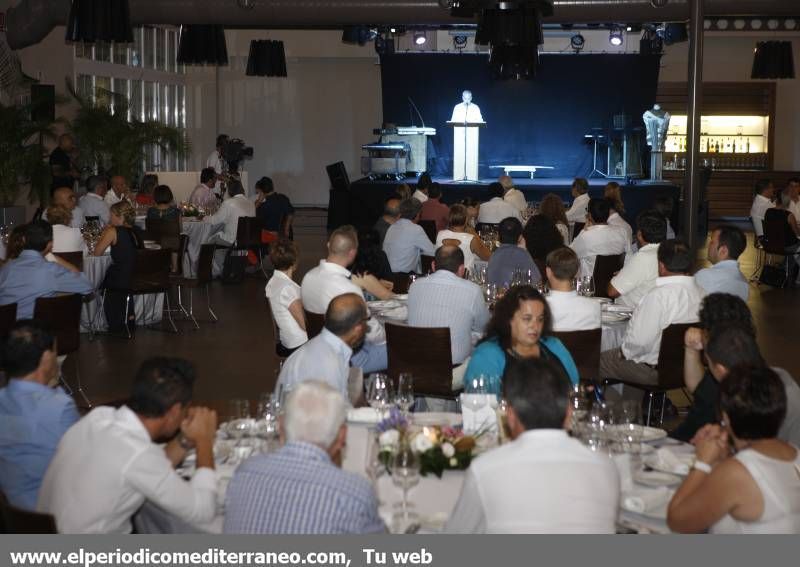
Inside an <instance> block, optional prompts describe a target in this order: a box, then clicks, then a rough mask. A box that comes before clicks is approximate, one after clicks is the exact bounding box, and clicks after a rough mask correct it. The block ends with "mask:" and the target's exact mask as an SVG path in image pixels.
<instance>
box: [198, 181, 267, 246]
mask: <svg viewBox="0 0 800 567" xmlns="http://www.w3.org/2000/svg"><path fill="white" fill-rule="evenodd" d="M228 195H229V197H230V198H229V199H226V200H224V201H223V202H222V203H221V204H220V206H219V209H218V210H217V212H216V213H214V214H213V215H211V216H210V217H205V218H204V219H203V222H206V223H209V224H221V225H223V226H222V232H220V233H217V234H215V235H214V238H213V239H212V240H210V242H214V243H215V244H219V245H220V246H233V244H234V243H235V242H236V233H237V231H238V228H239V219H240V218H241V217H255V216H256V206H255V204H254V203H253V202H252V201H251V200H250V199H248V198H247V197H245V194H244V187H242V184H241V183H239V182H238V181H231V182H230V183H229V184H228Z"/></svg>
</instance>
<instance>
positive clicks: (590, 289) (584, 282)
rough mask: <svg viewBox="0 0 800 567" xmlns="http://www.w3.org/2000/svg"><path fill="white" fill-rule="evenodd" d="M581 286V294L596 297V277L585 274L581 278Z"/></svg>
mask: <svg viewBox="0 0 800 567" xmlns="http://www.w3.org/2000/svg"><path fill="white" fill-rule="evenodd" d="M581 288H582V293H581V295H584V296H586V297H594V278H593V277H592V276H584V277H583V278H581Z"/></svg>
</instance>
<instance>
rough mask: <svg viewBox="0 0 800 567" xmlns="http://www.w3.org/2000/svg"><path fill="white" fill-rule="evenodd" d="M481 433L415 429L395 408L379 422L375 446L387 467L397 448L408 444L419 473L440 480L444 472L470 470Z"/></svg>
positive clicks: (457, 430)
mask: <svg viewBox="0 0 800 567" xmlns="http://www.w3.org/2000/svg"><path fill="white" fill-rule="evenodd" d="M482 433H483V432H478V433H477V434H475V435H465V434H464V432H463V430H461V429H460V428H455V427H438V426H435V427H431V426H428V427H422V428H414V427H412V425H411V424H410V423H409V421H408V419H407V418H406V417H405V416H404V415H403V414H402V413H401V412H400V410H399V409H397V408H392V409H391V410H390V411H389V415H388V416H387V417H386V418H385V419H383V420H382V421H381V422H380V423H378V444H379V446H380V453H379V455H380V460H381V462H382V463H383V464H384V465H385V466H387V468H388V466H389V464H390V463H391V461H392V458H393V457H394V454H395V453H396V451H397V450H398V448H399V447H400V446H401V445H402V444H404V443H407V444H408V446H409V447H410V448H411V450H412V451H414V453H416V454H417V456H418V457H419V463H420V470H419V472H420V474H421V475H422V476H427V475H428V474H434V475H436V476H437V477H439V478H441V476H442V473H443V472H444V471H445V470H448V469H449V470H464V469H466V468H467V467H469V464H470V463H471V462H472V457H473V454H474V450H475V447H476V444H477V440H478V438H479V437H480V436H481V435H482Z"/></svg>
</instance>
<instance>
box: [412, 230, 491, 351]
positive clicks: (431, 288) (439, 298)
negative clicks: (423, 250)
mask: <svg viewBox="0 0 800 567" xmlns="http://www.w3.org/2000/svg"><path fill="white" fill-rule="evenodd" d="M433 267H434V269H435V270H436V271H435V272H434V273H433V274H432V275H430V276H428V277H426V278H420V279H418V280H417V281H416V282H414V283H413V284H412V285H411V289H409V290H408V324H409V325H410V326H412V327H449V328H450V344H451V347H452V356H453V364H461V363H462V362H464V360H465V359H466V358H467V357H468V356H469V355H470V353H471V352H472V333H476V334H482V333H483V330H484V327H485V326H486V323H487V322H488V321H489V310H488V309H487V308H486V302H485V301H484V299H483V291H482V290H481V288H480V287H479V286H477V285H476V284H474V283H472V282H470V281H467V280H465V279H464V252H462V250H461V249H460V248H459V247H458V246H449V245H445V246H442V247H440V248H439V249H438V250H437V251H436V259H435V260H434V264H433ZM420 346H422V345H420Z"/></svg>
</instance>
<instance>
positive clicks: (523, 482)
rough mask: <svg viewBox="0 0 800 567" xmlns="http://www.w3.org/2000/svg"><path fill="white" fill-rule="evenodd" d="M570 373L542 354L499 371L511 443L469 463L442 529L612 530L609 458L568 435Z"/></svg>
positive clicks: (614, 493) (613, 487)
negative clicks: (453, 505) (505, 402)
mask: <svg viewBox="0 0 800 567" xmlns="http://www.w3.org/2000/svg"><path fill="white" fill-rule="evenodd" d="M570 389H571V384H570V381H569V379H568V378H567V377H566V376H565V375H564V374H563V372H561V371H559V369H557V368H556V367H554V366H553V365H552V364H551V363H549V362H547V361H544V360H541V359H527V360H518V361H513V362H511V363H510V364H509V365H508V366H507V367H506V370H505V373H504V375H503V398H504V399H505V400H506V401H507V402H508V410H507V416H508V429H509V430H510V435H511V438H512V439H513V441H512V442H511V443H507V444H505V445H502V446H500V447H498V448H496V449H493V450H491V451H489V452H487V453H485V454H484V455H482V456H481V457H480V458H479V459H475V460H474V461H472V464H471V465H470V467H469V469H467V472H466V475H465V479H464V485H463V487H462V489H461V495H460V497H459V499H458V502H457V504H456V507H455V509H454V510H453V513H452V514H451V515H450V519H449V520H448V522H447V525H446V527H445V532H447V533H457V534H482V533H503V534H509V533H526V534H534V533H553V534H566V533H574V534H590V533H605V534H613V533H614V532H615V526H616V518H617V514H618V506H619V498H620V481H619V475H618V473H617V469H616V467H615V466H614V463H613V461H612V460H611V459H609V458H608V457H606V456H605V455H600V454H597V453H594V452H592V451H591V450H589V449H588V448H587V447H585V446H584V445H583V444H582V443H581V442H580V441H578V440H577V439H575V438H572V437H570V436H569V435H568V434H567V432H566V431H565V429H566V428H567V427H568V426H569V423H570V420H571V417H572V409H571V406H570V404H569V400H568V392H569V390H570Z"/></svg>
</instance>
